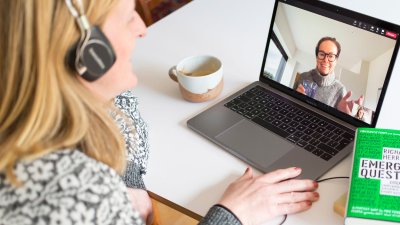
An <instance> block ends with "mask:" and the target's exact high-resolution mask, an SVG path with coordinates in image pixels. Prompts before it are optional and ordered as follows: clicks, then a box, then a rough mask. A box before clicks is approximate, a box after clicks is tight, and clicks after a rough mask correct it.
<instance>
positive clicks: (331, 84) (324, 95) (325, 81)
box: [293, 69, 346, 108]
mask: <svg viewBox="0 0 400 225" xmlns="http://www.w3.org/2000/svg"><path fill="white" fill-rule="evenodd" d="M303 80H309V81H312V82H314V83H316V84H317V85H318V87H317V89H316V92H315V96H314V99H315V100H318V101H320V102H322V103H325V104H327V105H329V106H331V107H334V108H337V105H338V103H339V102H340V100H341V99H342V98H343V97H344V96H345V95H346V88H345V86H344V85H343V84H342V83H341V82H340V81H338V80H337V79H336V78H335V74H334V72H332V73H330V74H328V75H326V76H322V75H321V74H320V73H319V72H318V70H317V69H312V70H310V71H308V72H304V73H302V74H300V79H299V80H298V81H297V82H295V84H294V86H293V88H294V89H296V88H297V87H298V86H299V84H302V83H303Z"/></svg>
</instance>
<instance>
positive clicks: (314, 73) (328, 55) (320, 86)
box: [294, 37, 364, 114]
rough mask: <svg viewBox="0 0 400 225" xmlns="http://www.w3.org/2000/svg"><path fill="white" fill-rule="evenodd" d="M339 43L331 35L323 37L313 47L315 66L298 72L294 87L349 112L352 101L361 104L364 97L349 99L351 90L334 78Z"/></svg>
mask: <svg viewBox="0 0 400 225" xmlns="http://www.w3.org/2000/svg"><path fill="white" fill-rule="evenodd" d="M340 50H341V48H340V43H339V42H338V41H337V40H336V38H333V37H323V38H321V39H320V40H319V41H318V44H317V46H316V47H315V56H316V62H317V65H316V68H315V69H312V70H310V71H308V72H304V73H302V74H300V78H299V79H298V80H297V81H296V82H295V84H294V88H295V89H296V90H297V91H298V92H300V93H302V94H306V95H308V96H309V97H312V98H314V99H316V100H318V101H320V102H323V103H325V104H327V105H329V106H332V107H334V108H337V109H338V110H340V111H342V112H345V113H347V114H351V111H352V108H353V105H354V103H357V104H358V105H362V103H363V100H364V97H363V96H360V97H359V98H358V99H357V100H350V97H351V95H352V92H351V91H349V92H346V88H345V86H344V85H343V84H342V83H341V82H340V81H339V80H337V79H336V78H335V72H334V69H335V66H336V63H337V59H338V58H339V55H340Z"/></svg>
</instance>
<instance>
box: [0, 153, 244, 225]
mask: <svg viewBox="0 0 400 225" xmlns="http://www.w3.org/2000/svg"><path fill="white" fill-rule="evenodd" d="M14 171H15V175H16V177H17V179H18V180H19V181H21V182H22V186H20V187H16V186H14V185H11V184H10V183H9V182H8V180H6V179H5V175H4V173H0V225H47V224H51V225H52V224H57V225H75V224H85V225H86V224H91V225H114V224H118V225H128V224H129V225H142V224H144V223H143V221H142V219H141V218H140V215H139V213H138V211H136V210H135V209H134V208H133V207H132V204H131V203H130V201H129V199H128V195H127V190H126V186H125V184H124V183H123V181H122V180H121V179H120V176H118V174H117V173H116V172H115V171H114V170H113V169H111V168H110V167H108V166H107V165H105V164H103V163H100V162H98V161H96V160H94V159H92V158H90V157H88V156H87V155H85V154H84V153H82V152H81V151H79V150H68V149H65V150H59V151H55V152H52V153H49V154H47V155H45V156H42V157H40V158H37V159H35V160H32V161H20V162H19V163H17V165H16V166H15V170H14ZM211 224H223V225H224V224H226V225H228V224H234V225H235V224H236V225H240V224H241V223H240V222H239V220H238V219H237V218H236V217H235V216H234V215H233V214H232V213H230V212H229V211H228V210H226V209H224V208H223V207H220V206H213V207H212V208H211V209H210V211H209V212H208V214H207V215H206V216H205V217H204V219H203V220H202V221H201V222H200V225H211Z"/></svg>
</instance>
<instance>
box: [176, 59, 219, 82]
mask: <svg viewBox="0 0 400 225" xmlns="http://www.w3.org/2000/svg"><path fill="white" fill-rule="evenodd" d="M194 58H205V59H212V60H213V61H214V62H216V63H217V68H216V69H213V71H212V72H211V73H208V74H205V75H202V76H189V75H186V74H184V73H183V72H181V69H182V67H183V64H185V62H187V61H189V60H192V59H194ZM222 68H223V65H222V62H221V60H220V59H219V58H217V57H215V56H212V55H193V56H188V57H186V58H184V59H182V60H181V61H179V63H178V64H177V65H176V73H177V75H180V76H184V77H188V78H193V79H196V78H197V79H198V78H202V77H207V76H211V75H213V74H215V73H216V72H218V71H220V70H221V69H222Z"/></svg>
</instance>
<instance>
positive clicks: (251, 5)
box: [133, 0, 400, 225]
mask: <svg viewBox="0 0 400 225" xmlns="http://www.w3.org/2000/svg"><path fill="white" fill-rule="evenodd" d="M329 2H331V3H334V4H338V5H340V6H342V7H345V8H350V9H353V10H357V11H361V12H362V13H364V14H367V15H372V16H375V17H380V18H383V19H384V20H387V21H390V22H393V23H397V24H400V17H399V16H398V12H397V9H399V8H400V2H398V1H393V0H384V1H383V0H381V1H379V3H378V2H375V0H353V1H348V0H330V1H329ZM273 4H274V1H272V0H251V1H246V0H195V1H192V2H191V3H189V4H188V5H186V6H184V7H183V8H182V9H180V10H178V11H175V12H174V13H172V14H171V15H170V16H168V17H166V18H164V19H163V20H161V21H159V22H157V23H156V24H154V25H153V26H151V27H150V28H149V29H148V34H147V36H146V38H144V39H141V40H139V41H138V43H137V48H136V49H135V51H134V55H133V63H134V70H135V71H136V73H137V74H138V77H139V85H138V87H137V88H136V91H135V92H136V95H137V96H138V97H139V100H140V110H141V113H142V116H143V118H144V119H145V120H146V121H147V122H148V124H149V128H150V149H151V153H150V160H149V165H148V168H149V171H148V174H147V176H146V178H145V182H146V185H147V187H148V189H149V190H151V191H152V192H154V193H157V194H158V195H160V196H162V197H164V198H166V199H169V200H170V201H172V202H175V203H177V204H179V205H181V206H183V207H185V208H187V209H189V210H192V211H193V212H195V213H198V214H200V215H205V213H206V212H207V210H208V208H209V207H210V206H212V205H213V204H214V203H216V202H217V201H218V199H219V197H220V196H221V195H222V193H223V191H224V190H225V188H226V187H227V185H228V184H229V183H230V182H232V181H234V180H235V179H237V178H238V177H239V176H240V175H241V174H242V173H243V172H244V170H245V168H246V164H245V163H244V162H242V161H241V160H239V159H237V158H236V157H234V156H232V155H231V154H229V153H227V152H226V151H224V150H223V149H221V148H219V147H218V146H216V145H215V144H213V143H211V142H209V141H207V140H206V139H204V138H203V137H201V136H199V135H198V134H196V133H195V132H193V131H192V130H190V129H189V128H187V126H186V121H187V120H188V119H189V118H191V117H193V116H194V115H196V114H198V113H200V112H201V111H203V110H204V109H206V108H208V107H210V106H211V105H213V104H215V103H217V102H218V101H219V100H222V99H223V98H225V97H227V96H228V95H230V94H232V93H234V92H235V91H237V90H239V89H240V88H242V87H244V86H246V85H248V84H250V83H251V82H252V81H255V80H258V76H259V72H260V68H261V59H262V56H263V52H264V48H265V41H266V38H267V36H268V28H269V23H270V20H271V15H272V8H273ZM394 5H396V6H394ZM197 54H211V55H215V56H217V57H218V58H220V59H221V60H222V62H223V64H224V77H225V78H224V80H225V87H224V90H223V92H222V94H221V95H220V96H219V97H218V98H217V99H215V100H213V101H210V102H206V103H189V102H186V101H185V100H183V99H182V98H181V96H180V93H179V90H178V86H177V85H176V83H175V82H173V81H172V80H170V78H169V77H168V70H169V68H170V67H171V66H173V65H175V64H176V63H177V62H178V61H179V60H181V59H182V58H184V57H187V56H190V55H197ZM398 61H399V60H398ZM398 74H399V63H398V62H397V63H396V65H395V68H394V75H393V76H392V82H391V85H390V86H389V90H388V92H387V95H388V96H387V98H386V99H387V100H386V101H385V102H384V105H383V108H382V111H381V119H380V120H379V121H378V126H379V127H388V128H400V120H399V119H397V118H398V117H397V115H396V114H397V113H396V105H395V104H393V103H392V104H391V103H390V100H392V102H393V99H396V96H395V94H396V87H397V86H398V85H400V78H399V76H398ZM350 161H351V160H350V157H347V158H346V159H345V160H344V161H342V162H341V163H340V164H338V165H337V166H336V167H334V168H333V169H332V170H330V171H329V172H328V173H327V174H326V175H325V176H324V177H330V176H347V175H349V170H350ZM347 187H348V181H347V180H332V181H327V182H324V183H321V184H320V188H319V192H320V194H321V199H320V201H319V202H317V203H316V204H315V205H314V207H313V208H312V209H311V210H309V211H307V212H305V213H301V214H298V215H293V216H289V217H288V220H287V221H286V222H285V224H287V225H289V224H296V225H301V224H311V223H315V224H325V225H338V224H342V221H343V220H342V218H341V217H340V216H338V215H336V214H335V213H334V212H333V210H332V206H333V202H334V201H335V200H336V199H337V198H338V197H339V196H340V195H341V194H342V193H344V192H346V191H347ZM321 212H323V213H321ZM279 220H280V218H277V219H276V220H275V221H273V222H271V223H268V224H276V221H279Z"/></svg>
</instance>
